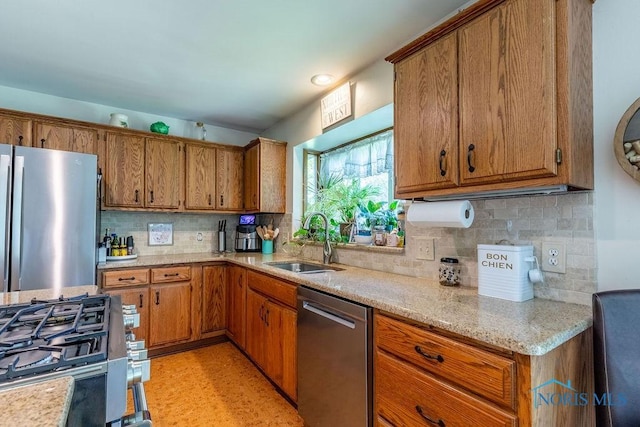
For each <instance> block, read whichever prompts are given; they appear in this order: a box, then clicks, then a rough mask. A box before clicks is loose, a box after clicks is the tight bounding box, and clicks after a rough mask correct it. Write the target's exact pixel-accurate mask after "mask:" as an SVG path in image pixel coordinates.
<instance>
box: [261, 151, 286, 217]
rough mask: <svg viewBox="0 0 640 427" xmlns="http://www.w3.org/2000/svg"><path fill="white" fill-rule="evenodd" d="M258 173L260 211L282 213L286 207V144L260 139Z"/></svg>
mask: <svg viewBox="0 0 640 427" xmlns="http://www.w3.org/2000/svg"><path fill="white" fill-rule="evenodd" d="M261 141H262V142H261V143H260V160H259V165H258V173H259V175H260V182H259V187H258V191H259V197H258V199H259V210H260V212H272V213H284V211H285V209H286V201H285V197H286V188H285V185H286V170H287V146H286V144H283V143H281V142H277V141H272V140H265V138H262V139H261Z"/></svg>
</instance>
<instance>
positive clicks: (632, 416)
mask: <svg viewBox="0 0 640 427" xmlns="http://www.w3.org/2000/svg"><path fill="white" fill-rule="evenodd" d="M593 362H594V374H595V392H596V395H597V396H599V397H600V400H601V402H600V404H598V405H596V425H597V426H606V427H609V426H612V427H618V426H620V427H623V426H624V427H626V426H640V289H633V290H619V291H606V292H597V293H595V294H593ZM605 393H606V399H607V400H604V399H603V396H605Z"/></svg>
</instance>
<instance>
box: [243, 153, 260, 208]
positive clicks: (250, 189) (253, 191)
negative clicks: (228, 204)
mask: <svg viewBox="0 0 640 427" xmlns="http://www.w3.org/2000/svg"><path fill="white" fill-rule="evenodd" d="M259 150H260V145H254V146H253V147H251V148H249V149H248V150H247V151H245V152H244V209H245V210H248V211H257V210H259V209H260V205H259V203H260V200H259V197H260V195H259V194H258V191H259V188H260V174H259V167H260V162H259V154H260V151H259Z"/></svg>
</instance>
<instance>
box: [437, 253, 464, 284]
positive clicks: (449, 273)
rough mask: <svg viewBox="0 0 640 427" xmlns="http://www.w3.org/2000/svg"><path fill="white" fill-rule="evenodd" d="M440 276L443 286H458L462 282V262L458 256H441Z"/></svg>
mask: <svg viewBox="0 0 640 427" xmlns="http://www.w3.org/2000/svg"><path fill="white" fill-rule="evenodd" d="M438 278H439V280H440V284H441V285H442V286H458V285H459V284H460V263H459V262H458V259H457V258H440V268H439V269H438Z"/></svg>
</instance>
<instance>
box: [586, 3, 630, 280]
mask: <svg viewBox="0 0 640 427" xmlns="http://www.w3.org/2000/svg"><path fill="white" fill-rule="evenodd" d="M638 17H640V2H639V1H637V0H600V1H597V2H596V3H595V4H594V6H593V62H594V64H593V83H594V87H593V103H594V109H593V114H594V144H595V147H594V148H595V151H594V157H595V189H596V191H595V201H594V203H595V218H594V221H595V223H594V227H595V230H596V239H597V260H598V281H597V283H598V290H609V289H620V288H640V274H639V273H638V269H637V266H638V265H639V263H640V223H639V220H640V182H637V181H634V180H633V179H632V178H631V177H630V176H628V175H627V174H626V173H625V172H624V171H623V170H622V168H621V167H620V166H619V165H618V162H617V161H616V159H615V156H614V154H613V136H614V133H615V130H616V127H617V125H618V122H619V120H620V117H621V116H622V114H624V112H625V111H626V110H627V108H629V106H630V105H631V104H632V103H633V102H634V101H635V100H636V99H637V98H638V97H640V55H638V52H639V49H638V46H637V44H638V41H640V25H638Z"/></svg>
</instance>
